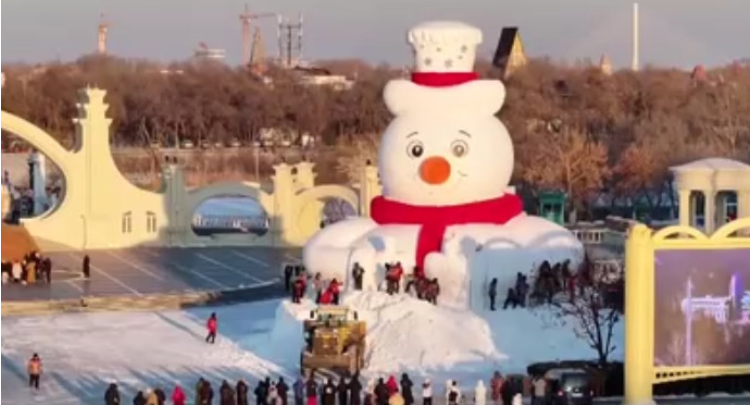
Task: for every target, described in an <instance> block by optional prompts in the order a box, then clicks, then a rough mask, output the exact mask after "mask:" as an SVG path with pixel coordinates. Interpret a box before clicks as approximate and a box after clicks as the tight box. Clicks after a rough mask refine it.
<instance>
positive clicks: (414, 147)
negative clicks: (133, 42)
mask: <svg viewBox="0 0 750 405" xmlns="http://www.w3.org/2000/svg"><path fill="white" fill-rule="evenodd" d="M406 154H407V155H409V157H412V158H418V157H420V156H422V155H423V154H424V146H423V145H422V142H419V141H412V142H409V145H408V146H407V147H406Z"/></svg>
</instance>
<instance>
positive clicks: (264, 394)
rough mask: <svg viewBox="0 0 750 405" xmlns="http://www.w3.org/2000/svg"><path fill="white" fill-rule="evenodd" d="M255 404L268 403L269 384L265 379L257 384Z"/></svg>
mask: <svg viewBox="0 0 750 405" xmlns="http://www.w3.org/2000/svg"><path fill="white" fill-rule="evenodd" d="M253 393H254V394H255V404H256V405H266V399H268V386H266V383H265V382H264V381H258V385H256V386H255V391H253Z"/></svg>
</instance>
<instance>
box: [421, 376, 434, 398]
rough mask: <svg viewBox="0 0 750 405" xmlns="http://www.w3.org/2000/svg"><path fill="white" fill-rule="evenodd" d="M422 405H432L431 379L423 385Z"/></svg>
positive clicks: (426, 380)
mask: <svg viewBox="0 0 750 405" xmlns="http://www.w3.org/2000/svg"><path fill="white" fill-rule="evenodd" d="M422 405H432V383H431V382H430V379H429V378H427V379H425V380H424V382H423V383H422Z"/></svg>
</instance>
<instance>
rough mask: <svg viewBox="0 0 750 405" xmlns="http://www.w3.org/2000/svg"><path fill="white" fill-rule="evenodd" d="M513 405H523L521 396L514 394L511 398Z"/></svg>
mask: <svg viewBox="0 0 750 405" xmlns="http://www.w3.org/2000/svg"><path fill="white" fill-rule="evenodd" d="M513 405H523V395H521V394H516V395H514V396H513Z"/></svg>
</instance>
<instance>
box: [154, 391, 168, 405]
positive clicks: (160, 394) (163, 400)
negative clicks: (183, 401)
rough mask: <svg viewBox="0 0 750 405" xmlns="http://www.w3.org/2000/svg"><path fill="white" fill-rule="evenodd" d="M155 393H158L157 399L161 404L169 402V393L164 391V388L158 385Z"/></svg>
mask: <svg viewBox="0 0 750 405" xmlns="http://www.w3.org/2000/svg"><path fill="white" fill-rule="evenodd" d="M154 395H156V400H157V401H158V404H159V405H164V404H166V403H167V394H165V393H164V390H162V389H161V388H159V387H156V389H155V390H154Z"/></svg>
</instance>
